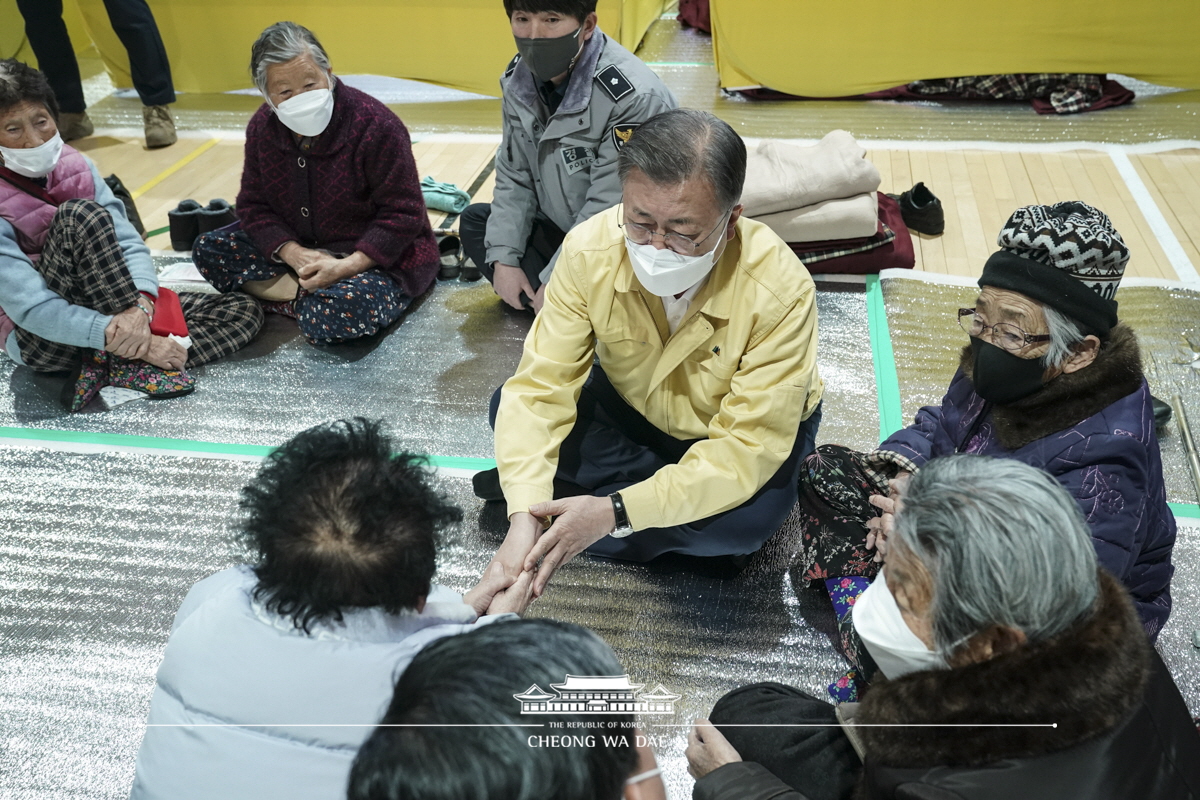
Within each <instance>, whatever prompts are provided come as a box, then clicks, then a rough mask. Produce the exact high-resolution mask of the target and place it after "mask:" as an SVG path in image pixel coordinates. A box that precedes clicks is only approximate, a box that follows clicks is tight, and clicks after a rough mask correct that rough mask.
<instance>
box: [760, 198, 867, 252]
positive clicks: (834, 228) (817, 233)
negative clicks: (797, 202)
mask: <svg viewBox="0 0 1200 800" xmlns="http://www.w3.org/2000/svg"><path fill="white" fill-rule="evenodd" d="M754 219H755V220H757V221H758V222H761V223H762V224H764V225H766V226H767V227H768V228H770V229H771V230H773V231H775V233H776V234H778V235H779V238H780V239H783V240H784V241H785V242H824V241H828V240H830V239H857V238H859V237H865V236H874V235H875V234H876V232H878V230H879V195H877V194H876V193H875V192H866V193H864V194H860V195H858V196H857V197H850V198H847V199H845V200H826V201H825V202H823V203H815V204H813V205H811V206H805V207H804V208H794V209H792V210H791V211H780V212H779V213H777V214H763V215H761V216H758V217H755V218H754Z"/></svg>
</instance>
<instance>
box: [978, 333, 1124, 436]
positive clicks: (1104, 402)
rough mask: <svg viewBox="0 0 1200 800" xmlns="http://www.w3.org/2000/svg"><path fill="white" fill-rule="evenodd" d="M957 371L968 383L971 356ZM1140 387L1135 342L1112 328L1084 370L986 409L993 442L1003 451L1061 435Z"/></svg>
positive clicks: (1061, 376) (1059, 377)
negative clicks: (1054, 434)
mask: <svg viewBox="0 0 1200 800" xmlns="http://www.w3.org/2000/svg"><path fill="white" fill-rule="evenodd" d="M959 368H960V369H961V370H962V371H963V374H964V375H965V376H966V377H967V380H971V375H972V374H973V373H974V371H975V356H974V353H973V352H972V350H971V347H970V346H969V345H968V346H967V347H964V348H963V352H962V357H961V359H960V362H959ZM1141 385H1142V356H1141V351H1140V350H1139V349H1138V341H1137V336H1136V335H1135V334H1134V332H1133V329H1132V328H1130V327H1129V326H1128V325H1126V324H1125V323H1123V322H1121V323H1118V324H1117V326H1116V327H1115V328H1113V329H1112V332H1111V333H1110V334H1109V337H1108V340H1107V341H1106V342H1104V344H1103V345H1101V347H1100V353H1099V354H1098V355H1097V356H1096V360H1095V361H1093V362H1092V363H1091V364H1090V365H1088V366H1087V367H1085V368H1083V369H1081V370H1079V371H1078V372H1072V373H1070V374H1064V375H1059V376H1058V377H1057V378H1055V379H1054V380H1052V381H1050V382H1049V383H1048V384H1046V385H1045V386H1044V387H1042V388H1041V389H1040V390H1038V391H1036V392H1034V393H1033V394H1031V395H1030V396H1029V397H1025V398H1022V399H1021V400H1018V401H1016V402H1015V403H1009V404H1008V405H1005V406H1000V405H995V404H992V405H991V411H992V422H993V424H994V426H995V430H996V438H997V439H999V440H1000V444H1002V445H1004V447H1005V448H1007V449H1009V450H1019V449H1020V448H1022V447H1024V446H1025V445H1027V444H1029V443H1030V442H1035V441H1037V440H1038V439H1042V438H1045V437H1047V436H1049V435H1050V434H1052V433H1058V432H1059V431H1063V430H1066V429H1068V428H1071V427H1073V426H1075V425H1078V424H1079V423H1080V422H1083V421H1084V420H1085V419H1087V418H1088V417H1090V416H1093V415H1095V414H1098V413H1100V412H1101V411H1103V410H1104V409H1106V408H1108V407H1109V406H1110V405H1112V404H1113V403H1115V402H1116V401H1118V400H1120V399H1121V398H1122V397H1126V396H1128V395H1130V394H1133V393H1134V392H1136V391H1137V390H1138V388H1139V387H1140V386H1141Z"/></svg>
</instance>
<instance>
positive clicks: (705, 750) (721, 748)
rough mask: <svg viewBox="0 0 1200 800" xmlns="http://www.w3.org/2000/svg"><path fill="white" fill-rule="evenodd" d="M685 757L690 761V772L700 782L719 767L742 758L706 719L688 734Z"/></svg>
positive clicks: (700, 720) (701, 720)
mask: <svg viewBox="0 0 1200 800" xmlns="http://www.w3.org/2000/svg"><path fill="white" fill-rule="evenodd" d="M684 755H686V756H687V760H688V772H689V773H690V774H691V776H692V777H693V778H695V779H696V780H700V779H701V778H703V777H704V776H705V775H707V774H708V773H710V772H712V771H713V770H714V769H716V768H717V767H723V766H725V765H726V764H732V763H734V762H735V761H741V760H742V756H741V754H740V753H738V751H737V750H735V749H734V747H733V745H731V744H730V743H729V740H728V739H726V738H725V736H724V735H723V734H722V733H721V732H720V731H719V730H717V728H716V726H715V725H713V724H712V723H711V722H709V721H708V720H706V719H698V720H696V723H695V725H693V726H692V730H691V733H689V734H688V746H687V750H686V751H685V753H684Z"/></svg>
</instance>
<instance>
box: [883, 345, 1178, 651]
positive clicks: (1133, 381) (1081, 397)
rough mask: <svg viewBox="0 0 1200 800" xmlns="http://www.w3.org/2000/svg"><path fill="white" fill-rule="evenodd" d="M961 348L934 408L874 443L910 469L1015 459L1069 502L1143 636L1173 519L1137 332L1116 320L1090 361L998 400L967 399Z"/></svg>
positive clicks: (1158, 608) (1163, 609)
mask: <svg viewBox="0 0 1200 800" xmlns="http://www.w3.org/2000/svg"><path fill="white" fill-rule="evenodd" d="M973 365H974V362H973V360H972V358H971V351H970V348H967V349H966V350H965V351H964V353H963V357H962V364H961V368H960V369H959V371H958V372H957V374H956V375H955V376H954V380H953V381H952V382H951V383H950V388H949V389H948V390H947V391H946V396H945V397H944V398H942V404H941V405H940V406H926V407H925V408H922V409H921V410H920V411H919V412H917V417H916V419H915V420H914V421H913V424H912V425H909V426H908V427H907V428H903V429H902V430H899V431H897V432H896V433H894V434H893V435H892V436H890V437H888V439H887V440H886V441H884V442H883V444H881V445H880V446H879V448H880V450H881V451H885V452H886V454H888V455H889V456H892V457H898V460H900V461H901V462H905V461H907V462H909V463H911V464H912V465H913V466H915V467H917V468H920V467H921V466H922V465H924V464H925V463H926V462H927V461H929V460H930V459H932V458H937V457H939V456H945V455H950V454H953V453H977V454H980V455H988V456H994V457H996V458H1015V459H1017V460H1018V461H1023V462H1025V463H1026V464H1030V465H1032V466H1035V467H1038V468H1039V469H1043V470H1045V471H1046V472H1049V473H1050V474H1051V475H1053V476H1054V477H1055V478H1056V479H1057V480H1058V482H1059V483H1060V484H1062V486H1063V488H1065V489H1066V490H1067V491H1068V492H1070V493H1071V495H1072V496H1073V497H1074V498H1075V500H1076V502H1078V503H1079V508H1080V510H1081V511H1082V512H1083V515H1084V517H1085V518H1086V519H1087V522H1088V525H1089V527H1090V528H1091V533H1092V540H1093V542H1094V543H1095V545H1096V555H1097V556H1098V557H1099V559H1100V563H1101V564H1102V565H1103V566H1104V567H1105V568H1107V569H1108V570H1109V571H1111V572H1112V573H1113V574H1114V575H1116V576H1117V578H1118V579H1119V580H1120V581H1121V582H1122V583H1123V584H1125V587H1126V588H1127V589H1128V590H1129V592H1130V594H1132V595H1133V599H1134V602H1135V604H1136V605H1137V610H1138V615H1139V616H1140V617H1141V620H1142V624H1143V625H1144V626H1145V628H1146V631H1147V633H1149V634H1150V636H1151V638H1154V637H1155V636H1157V635H1158V631H1159V630H1161V628H1162V626H1163V624H1164V623H1165V622H1166V621H1167V617H1168V615H1169V614H1170V612H1171V594H1170V583H1171V575H1172V572H1173V569H1174V568H1173V567H1172V566H1171V550H1172V548H1173V547H1174V545H1175V517H1174V515H1172V513H1171V510H1170V509H1169V508H1168V507H1167V493H1166V487H1165V485H1164V483H1163V474H1162V457H1161V455H1160V453H1159V449H1158V439H1157V438H1156V435H1155V431H1154V409H1153V408H1152V406H1151V404H1150V387H1149V386H1147V385H1146V381H1145V378H1143V377H1142V367H1141V356H1140V354H1139V351H1138V343H1137V337H1136V336H1135V335H1134V333H1133V331H1132V330H1130V328H1129V327H1128V326H1127V325H1124V324H1120V325H1117V327H1115V328H1114V329H1113V331H1112V333H1111V334H1110V336H1109V339H1108V341H1106V342H1105V343H1104V345H1103V347H1102V348H1101V350H1100V353H1099V355H1098V356H1097V357H1096V360H1095V361H1094V362H1093V363H1092V364H1091V365H1089V366H1087V367H1085V368H1084V369H1081V370H1079V371H1078V372H1074V373H1071V374H1070V375H1060V376H1059V377H1057V378H1055V379H1054V380H1052V381H1051V382H1050V383H1048V384H1047V385H1046V386H1045V387H1043V388H1042V389H1041V390H1040V391H1038V392H1036V393H1034V394H1033V395H1030V396H1029V397H1027V398H1025V399H1023V400H1020V401H1018V402H1016V403H1012V404H1010V405H1007V406H1003V407H1000V406H995V405H993V404H991V403H988V402H986V401H985V400H984V399H983V398H982V397H980V396H979V395H977V394H976V393H975V391H974V389H973V388H972V385H971V380H970V377H969V375H970V373H971V370H972V367H973Z"/></svg>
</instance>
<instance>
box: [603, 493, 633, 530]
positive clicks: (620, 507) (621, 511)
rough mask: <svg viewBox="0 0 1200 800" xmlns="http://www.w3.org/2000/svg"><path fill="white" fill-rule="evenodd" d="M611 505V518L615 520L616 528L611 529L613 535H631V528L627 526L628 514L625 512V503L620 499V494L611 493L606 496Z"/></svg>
mask: <svg viewBox="0 0 1200 800" xmlns="http://www.w3.org/2000/svg"><path fill="white" fill-rule="evenodd" d="M608 499H609V500H611V501H612V505H613V517H614V518H615V520H616V526H615V527H614V528H613V534H615V535H617V536H621V535H625V536H628V535H629V534H631V533H633V526H631V525H630V524H629V512H628V511H626V510H625V501H624V500H622V499H621V493H620V492H613V493H612V494H610V495H609V496H608Z"/></svg>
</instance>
